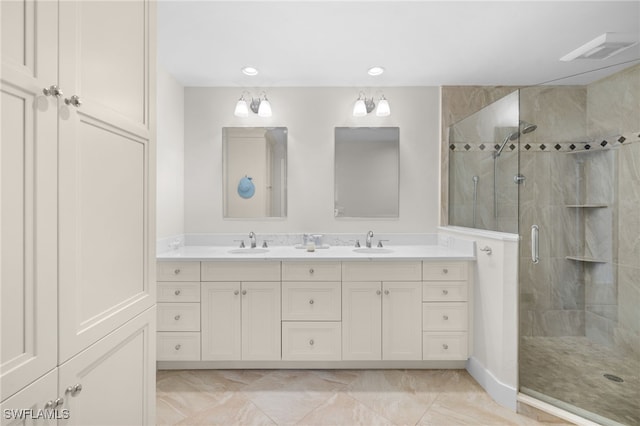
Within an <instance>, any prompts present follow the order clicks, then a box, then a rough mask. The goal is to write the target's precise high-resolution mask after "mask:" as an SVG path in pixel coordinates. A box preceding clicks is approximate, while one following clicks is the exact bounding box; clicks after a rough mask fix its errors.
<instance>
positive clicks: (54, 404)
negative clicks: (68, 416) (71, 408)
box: [44, 386, 82, 410]
mask: <svg viewBox="0 0 640 426" xmlns="http://www.w3.org/2000/svg"><path fill="white" fill-rule="evenodd" d="M70 388H71V386H69V388H67V391H69V389H70ZM80 389H82V386H81V387H80ZM62 404H64V398H57V399H55V400H49V401H47V403H46V404H44V409H45V410H55V409H56V408H58V407H60V406H61V405H62Z"/></svg>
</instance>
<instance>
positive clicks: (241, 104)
mask: <svg viewBox="0 0 640 426" xmlns="http://www.w3.org/2000/svg"><path fill="white" fill-rule="evenodd" d="M233 115H235V116H236V117H248V116H249V106H248V105H247V101H245V100H244V98H240V100H239V101H238V102H237V103H236V109H235V111H234V112H233Z"/></svg>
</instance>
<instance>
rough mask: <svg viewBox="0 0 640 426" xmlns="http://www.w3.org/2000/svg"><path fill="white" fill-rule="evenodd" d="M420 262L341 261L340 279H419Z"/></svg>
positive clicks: (420, 275) (420, 274)
mask: <svg viewBox="0 0 640 426" xmlns="http://www.w3.org/2000/svg"><path fill="white" fill-rule="evenodd" d="M421 279H422V270H421V262H418V261H415V262H411V261H407V262H395V261H394V262H391V261H389V262H343V263H342V281H420V280H421Z"/></svg>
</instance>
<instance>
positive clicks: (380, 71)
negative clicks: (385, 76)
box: [367, 67, 384, 75]
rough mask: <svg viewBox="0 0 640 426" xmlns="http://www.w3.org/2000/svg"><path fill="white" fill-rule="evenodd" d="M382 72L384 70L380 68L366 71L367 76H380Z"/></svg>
mask: <svg viewBox="0 0 640 426" xmlns="http://www.w3.org/2000/svg"><path fill="white" fill-rule="evenodd" d="M383 72H384V68H382V67H371V68H369V70H368V71H367V74H369V75H380V74H382V73H383Z"/></svg>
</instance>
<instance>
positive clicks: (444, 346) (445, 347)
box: [442, 343, 449, 351]
mask: <svg viewBox="0 0 640 426" xmlns="http://www.w3.org/2000/svg"><path fill="white" fill-rule="evenodd" d="M442 349H444V350H445V351H446V350H447V349H449V345H447V344H446V343H445V344H443V345H442Z"/></svg>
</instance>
